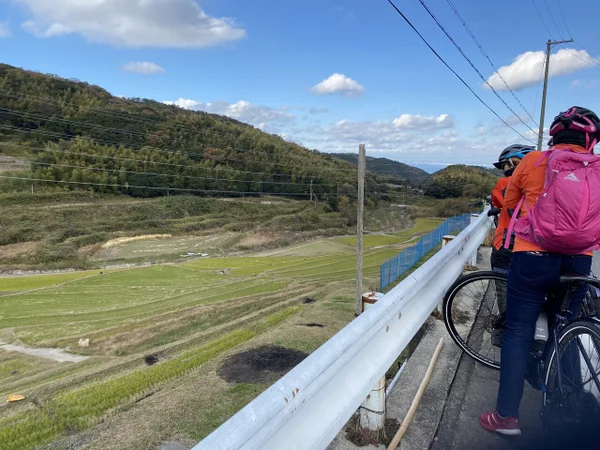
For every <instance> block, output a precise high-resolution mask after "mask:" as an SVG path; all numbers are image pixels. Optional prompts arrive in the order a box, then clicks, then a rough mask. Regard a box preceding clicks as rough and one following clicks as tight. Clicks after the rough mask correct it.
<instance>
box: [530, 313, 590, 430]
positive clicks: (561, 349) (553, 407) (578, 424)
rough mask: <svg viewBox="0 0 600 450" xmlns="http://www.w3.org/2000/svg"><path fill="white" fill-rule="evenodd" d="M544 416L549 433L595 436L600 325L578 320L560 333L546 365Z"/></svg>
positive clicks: (542, 415) (545, 427)
mask: <svg viewBox="0 0 600 450" xmlns="http://www.w3.org/2000/svg"><path fill="white" fill-rule="evenodd" d="M544 367H545V368H546V372H545V374H544V384H545V389H543V403H542V412H541V414H540V417H541V418H542V422H543V424H544V429H545V430H546V431H547V433H549V434H552V433H553V432H554V431H556V430H561V432H563V431H564V430H569V432H570V434H572V435H573V436H591V435H593V434H594V433H596V432H597V428H598V424H599V423H600V322H598V321H597V320H593V319H592V320H577V321H575V322H573V323H571V324H569V325H568V326H567V327H566V328H565V329H564V330H562V331H561V332H560V335H559V337H558V351H557V349H556V348H555V347H554V346H552V347H550V350H549V352H548V355H547V358H546V364H545V366H544Z"/></svg>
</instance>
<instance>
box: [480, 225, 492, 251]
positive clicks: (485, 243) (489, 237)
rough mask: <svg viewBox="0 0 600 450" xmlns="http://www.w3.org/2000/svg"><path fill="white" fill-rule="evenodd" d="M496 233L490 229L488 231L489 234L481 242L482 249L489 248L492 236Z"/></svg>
mask: <svg viewBox="0 0 600 450" xmlns="http://www.w3.org/2000/svg"><path fill="white" fill-rule="evenodd" d="M495 233H496V229H495V228H492V229H491V230H490V232H489V233H488V234H487V236H486V237H485V239H484V240H483V244H481V245H483V246H484V247H491V246H492V245H493V244H494V234H495Z"/></svg>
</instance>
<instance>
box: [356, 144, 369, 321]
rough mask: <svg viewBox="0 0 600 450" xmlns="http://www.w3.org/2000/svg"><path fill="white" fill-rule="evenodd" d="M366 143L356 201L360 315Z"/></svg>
mask: <svg viewBox="0 0 600 450" xmlns="http://www.w3.org/2000/svg"><path fill="white" fill-rule="evenodd" d="M366 159H367V158H366V151H365V144H360V145H359V146H358V200H357V202H356V211H357V217H356V219H357V220H356V311H355V315H356V316H358V315H359V314H360V313H361V310H362V263H363V229H364V228H363V208H364V204H365V170H366Z"/></svg>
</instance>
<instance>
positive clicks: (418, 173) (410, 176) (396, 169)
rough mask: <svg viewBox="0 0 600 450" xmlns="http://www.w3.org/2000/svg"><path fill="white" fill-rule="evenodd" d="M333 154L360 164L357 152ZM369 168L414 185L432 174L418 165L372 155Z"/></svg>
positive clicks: (379, 173)
mask: <svg viewBox="0 0 600 450" xmlns="http://www.w3.org/2000/svg"><path fill="white" fill-rule="evenodd" d="M331 156H333V157H335V158H339V159H343V160H344V161H348V162H350V163H352V164H354V165H358V155H357V154H356V153H331ZM367 170H369V171H371V172H373V173H374V174H377V175H382V176H388V177H391V178H396V179H401V180H408V181H409V182H410V183H411V184H412V185H414V186H420V185H421V184H423V183H425V181H427V179H428V178H429V176H430V175H429V174H428V173H427V172H425V171H424V170H421V169H419V168H417V167H413V166H409V165H408V164H404V163H401V162H399V161H394V160H392V159H388V158H374V157H372V156H367Z"/></svg>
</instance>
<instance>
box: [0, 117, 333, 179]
mask: <svg viewBox="0 0 600 450" xmlns="http://www.w3.org/2000/svg"><path fill="white" fill-rule="evenodd" d="M0 128H4V129H9V130H12V131H17V132H21V133H35V134H42V135H46V136H54V137H56V138H59V139H63V140H65V141H73V140H76V139H82V140H85V141H89V142H92V143H96V144H105V145H113V146H115V148H117V149H118V148H119V147H124V148H127V149H132V150H141V149H143V148H146V149H148V150H152V151H156V152H159V153H165V154H174V155H179V156H184V157H185V156H195V157H197V158H198V159H200V160H205V161H211V162H223V161H230V162H240V163H245V164H257V165H270V166H282V167H286V168H291V169H300V170H305V169H306V166H296V165H290V164H289V163H287V162H268V161H263V160H256V159H235V158H226V157H221V156H216V157H215V158H207V157H206V156H205V155H204V154H202V153H197V152H187V151H185V150H178V151H173V150H165V149H160V148H156V147H152V146H148V145H143V146H141V145H136V146H132V145H123V144H119V143H111V142H110V141H104V140H101V139H94V138H90V137H86V136H75V135H74V136H72V137H67V136H65V135H64V134H62V133H57V132H53V131H46V130H39V129H35V128H20V127H15V126H11V125H2V124H0ZM223 150H228V149H227V148H226V149H223ZM230 150H233V151H237V152H240V153H241V152H242V151H241V150H236V149H230ZM192 159H193V158H192ZM321 170H323V171H327V172H331V171H337V170H338V169H335V168H329V167H325V168H321ZM284 175H289V174H284ZM305 176H312V177H317V176H316V175H309V174H306V175H305Z"/></svg>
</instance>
